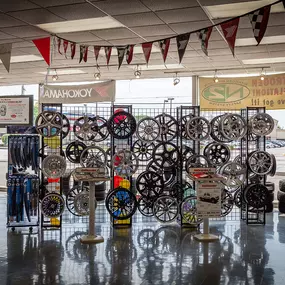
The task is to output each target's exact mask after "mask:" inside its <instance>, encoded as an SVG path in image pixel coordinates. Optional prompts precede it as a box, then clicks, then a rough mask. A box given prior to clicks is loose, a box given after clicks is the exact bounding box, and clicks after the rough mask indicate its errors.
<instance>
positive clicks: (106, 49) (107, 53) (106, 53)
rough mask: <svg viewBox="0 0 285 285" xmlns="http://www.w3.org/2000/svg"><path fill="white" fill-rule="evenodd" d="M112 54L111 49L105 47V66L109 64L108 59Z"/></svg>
mask: <svg viewBox="0 0 285 285" xmlns="http://www.w3.org/2000/svg"><path fill="white" fill-rule="evenodd" d="M111 53H112V47H105V55H106V60H107V65H108V64H109V61H110V58H111Z"/></svg>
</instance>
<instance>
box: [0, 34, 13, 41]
mask: <svg viewBox="0 0 285 285" xmlns="http://www.w3.org/2000/svg"><path fill="white" fill-rule="evenodd" d="M13 38H15V37H14V36H12V35H8V34H6V33H3V32H0V40H6V39H7V40H8V39H13ZM11 42H13V41H12V40H11V41H10V43H11Z"/></svg>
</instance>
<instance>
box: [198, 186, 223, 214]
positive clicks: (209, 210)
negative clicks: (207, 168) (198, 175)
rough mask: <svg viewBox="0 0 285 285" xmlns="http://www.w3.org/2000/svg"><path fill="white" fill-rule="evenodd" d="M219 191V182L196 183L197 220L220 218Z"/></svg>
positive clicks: (220, 189) (220, 188) (220, 187)
mask: <svg viewBox="0 0 285 285" xmlns="http://www.w3.org/2000/svg"><path fill="white" fill-rule="evenodd" d="M221 191H222V185H221V183H220V182H217V181H216V182H200V181H199V182H198V183H197V205H196V207H197V218H198V219H200V218H219V217H221Z"/></svg>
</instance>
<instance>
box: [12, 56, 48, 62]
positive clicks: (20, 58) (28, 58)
mask: <svg viewBox="0 0 285 285" xmlns="http://www.w3.org/2000/svg"><path fill="white" fill-rule="evenodd" d="M40 60H43V58H42V57H40V56H36V55H33V54H29V55H16V56H12V57H11V63H16V62H28V61H40Z"/></svg>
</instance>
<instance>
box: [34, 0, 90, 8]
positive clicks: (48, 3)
mask: <svg viewBox="0 0 285 285" xmlns="http://www.w3.org/2000/svg"><path fill="white" fill-rule="evenodd" d="M32 1H33V2H34V3H36V4H37V5H40V6H42V7H52V6H61V5H68V4H69V5H73V4H76V3H84V2H85V0H32Z"/></svg>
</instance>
